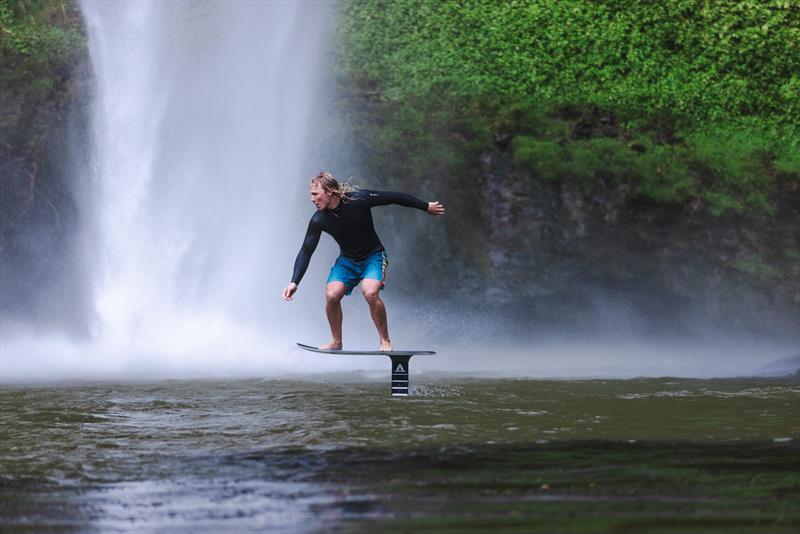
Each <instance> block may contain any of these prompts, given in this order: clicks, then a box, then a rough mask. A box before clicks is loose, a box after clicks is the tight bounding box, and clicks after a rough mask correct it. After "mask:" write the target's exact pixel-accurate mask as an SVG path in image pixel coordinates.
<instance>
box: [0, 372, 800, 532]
mask: <svg viewBox="0 0 800 534" xmlns="http://www.w3.org/2000/svg"><path fill="white" fill-rule="evenodd" d="M387 381H388V377H386V376H382V375H381V376H378V375H376V374H369V373H337V374H322V375H315V376H301V375H296V376H293V377H285V378H282V379H250V380H170V381H149V382H115V383H110V382H109V383H101V382H98V383H62V384H44V385H33V384H18V385H8V384H6V385H4V386H3V387H2V389H0V418H1V421H2V424H1V425H0V527H1V529H2V530H3V531H11V532H16V531H20V532H25V531H31V532H39V531H75V532H116V531H120V532H123V531H125V532H127V531H133V532H155V531H178V532H180V531H193V532H221V531H226V532H227V531H239V530H242V531H245V530H253V529H263V530H269V531H279V532H284V531H285V532H314V531H325V532H329V531H374V530H375V529H377V528H380V529H389V530H391V529H395V530H400V531H403V530H417V529H418V530H431V529H432V530H453V531H464V530H470V529H473V530H476V531H480V530H483V529H485V528H488V527H489V526H490V525H491V526H495V527H498V528H502V529H505V530H516V529H519V530H523V531H530V530H535V529H536V528H539V529H541V530H543V531H553V530H570V531H577V532H605V531H614V530H619V529H622V530H624V531H629V532H637V531H642V532H644V531H647V532H652V531H654V530H653V529H655V531H663V530H664V529H666V530H668V531H672V530H676V531H680V530H682V531H687V532H689V531H691V532H697V531H708V532H717V531H721V530H724V529H725V528H728V527H730V526H733V527H737V528H739V529H740V531H747V532H751V531H759V532H761V531H763V532H782V531H786V532H792V531H795V532H796V529H797V527H798V526H800V499H799V498H798V497H800V445H799V444H798V441H800V382H798V381H797V380H793V379H695V380H692V379H631V380H577V381H572V380H552V381H548V380H531V379H524V380H508V379H493V378H464V377H458V376H453V375H444V374H441V375H440V374H433V373H429V374H425V375H422V376H414V375H412V394H413V395H412V396H411V397H409V398H401V399H398V398H391V397H390V396H389V395H388V382H387ZM656 527H657V528H656Z"/></svg>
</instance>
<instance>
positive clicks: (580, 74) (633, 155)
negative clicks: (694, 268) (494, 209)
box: [340, 0, 800, 215]
mask: <svg viewBox="0 0 800 534" xmlns="http://www.w3.org/2000/svg"><path fill="white" fill-rule="evenodd" d="M342 14H343V17H342V24H341V28H342V34H341V38H342V46H341V47H340V65H341V66H342V67H343V72H344V73H345V77H348V78H349V79H351V80H357V83H358V84H359V85H360V87H362V88H367V89H368V90H369V91H370V92H371V93H372V94H378V95H380V98H381V99H382V101H384V102H387V103H392V108H393V109H395V110H397V109H399V108H401V107H403V106H409V107H413V108H414V110H415V113H416V114H417V119H418V120H415V119H414V118H410V117H404V118H403V120H402V121H401V122H398V121H396V120H393V119H392V118H391V117H388V119H387V120H386V121H385V122H383V123H381V124H380V125H378V126H373V128H374V129H376V130H380V131H386V130H392V129H396V130H398V131H402V132H404V133H403V135H401V136H395V139H394V141H395V143H393V144H392V145H391V146H388V145H387V149H388V150H389V151H390V153H398V152H405V153H413V151H414V150H415V147H416V148H417V149H420V150H422V151H423V152H424V151H425V150H426V148H425V147H427V146H428V145H427V143H428V142H430V141H431V138H428V139H427V141H425V142H421V143H418V141H420V138H423V137H425V136H427V135H428V133H427V132H429V131H430V128H431V119H430V116H432V115H435V116H436V117H438V119H437V120H438V122H439V123H440V124H439V126H438V128H439V130H440V134H439V135H438V136H436V137H435V142H438V143H450V150H451V151H452V150H456V151H461V152H462V153H463V154H464V157H463V158H462V160H463V159H466V160H471V161H474V160H476V159H477V158H476V157H474V156H473V157H470V156H469V153H470V151H473V154H474V151H476V150H485V149H486V146H487V143H488V142H489V141H490V140H491V133H493V132H510V133H512V134H513V135H514V140H513V151H514V159H515V161H516V162H517V164H518V165H520V166H521V167H523V168H526V169H528V170H529V171H530V172H531V174H532V176H533V177H534V178H535V179H538V180H542V181H554V180H559V179H573V180H575V181H577V182H578V183H579V184H580V185H581V186H582V187H583V189H584V191H586V192H587V193H588V192H590V191H592V190H593V189H594V187H595V186H596V184H597V183H598V181H599V180H612V181H617V182H625V183H627V184H629V185H630V186H631V188H632V191H633V193H634V194H637V195H642V196H645V197H647V198H650V199H652V200H654V201H656V202H664V203H680V202H684V201H687V200H689V199H691V198H699V199H702V200H703V201H704V202H705V203H706V204H707V205H708V207H709V209H710V210H711V211H712V213H714V214H722V213H725V212H727V211H730V210H733V211H737V212H746V213H750V214H757V215H768V214H770V213H771V212H772V207H771V205H770V195H771V192H772V190H773V188H774V185H775V184H776V183H777V182H778V181H779V180H786V179H789V180H796V179H798V178H800V120H799V119H798V117H800V2H797V1H796V0H764V1H754V0H733V1H730V2H707V1H703V0H671V1H669V2H649V1H643V0H634V1H624V2H623V1H621V0H611V1H607V2H595V1H591V0H526V1H517V0H507V1H502V2H498V1H496V0H472V1H469V2H465V1H461V0H393V1H386V0H351V1H345V2H344V4H343V10H342ZM591 106H594V107H597V108H599V109H603V110H607V111H609V112H611V113H613V114H614V116H615V117H616V118H617V119H618V120H619V121H620V124H619V129H618V134H617V135H616V136H613V137H595V138H594V139H586V140H575V139H573V138H572V135H571V129H572V124H571V122H570V119H569V118H565V117H569V116H571V117H572V119H571V120H572V121H574V120H575V118H576V113H577V116H580V114H581V113H582V111H585V110H587V109H589V108H590V107H591ZM448 113H449V115H448ZM399 115H400V113H397V112H396V113H395V115H394V117H395V118H396V117H399ZM448 121H449V122H450V123H451V124H453V125H455V124H459V126H453V127H452V130H455V131H458V132H461V133H462V134H463V135H458V136H455V138H453V139H450V140H449V141H448V140H447V139H443V138H445V137H446V135H443V134H441V130H442V129H443V128H442V126H441V125H442V124H445V123H447V122H448ZM415 132H416V134H415ZM465 132H466V133H465ZM415 135H416V136H417V137H418V139H417V142H412V141H410V139H412V138H414V137H415ZM481 136H483V137H481ZM464 139H467V140H468V142H464ZM631 140H635V141H636V142H637V143H638V148H639V150H632V149H631ZM412 145H414V146H412ZM428 152H429V153H430V152H432V151H431V150H428ZM428 163H432V164H436V165H438V166H441V161H436V162H431V161H428ZM425 164H426V156H424V155H421V154H417V155H416V167H417V172H419V173H424V172H425V171H424V170H423V169H424V167H425Z"/></svg>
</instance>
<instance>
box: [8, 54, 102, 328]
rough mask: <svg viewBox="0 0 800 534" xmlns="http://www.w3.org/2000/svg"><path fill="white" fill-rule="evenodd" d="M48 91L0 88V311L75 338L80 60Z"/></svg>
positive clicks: (82, 101)
mask: <svg viewBox="0 0 800 534" xmlns="http://www.w3.org/2000/svg"><path fill="white" fill-rule="evenodd" d="M73 67H74V68H73V69H70V70H69V71H68V72H64V73H58V76H56V77H55V81H54V83H53V86H52V88H50V89H49V90H48V91H46V92H29V90H28V89H29V88H28V87H26V86H25V85H24V84H8V83H4V84H3V86H2V88H0V102H2V119H1V120H0V176H2V179H0V193H1V195H0V270H2V276H0V295H2V300H0V312H2V315H3V318H4V319H11V320H14V319H19V320H34V321H35V322H36V323H37V324H40V325H48V324H50V325H53V326H58V327H61V328H64V327H66V328H67V329H68V330H69V331H73V332H76V333H77V332H79V331H81V330H82V329H83V328H84V326H83V325H82V319H81V318H84V317H85V316H86V314H85V313H83V312H82V311H81V312H79V311H78V309H77V308H82V307H83V306H84V304H83V303H82V299H83V296H82V295H85V293H86V292H85V291H83V290H82V287H83V285H84V280H83V274H82V272H81V269H80V265H79V258H78V250H77V241H76V235H77V233H76V227H77V224H78V222H79V214H78V209H77V202H76V198H75V197H74V195H75V193H74V192H75V191H76V190H77V187H76V181H79V180H82V179H84V178H85V176H86V171H87V169H88V164H87V159H86V154H87V152H88V151H87V150H86V148H87V146H88V145H87V142H88V124H87V121H88V119H87V117H88V104H89V94H88V91H89V86H90V85H89V71H88V62H87V61H86V58H81V59H80V60H79V61H78V63H77V64H75V65H74V66H73Z"/></svg>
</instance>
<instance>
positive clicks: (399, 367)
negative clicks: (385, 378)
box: [394, 363, 406, 373]
mask: <svg viewBox="0 0 800 534" xmlns="http://www.w3.org/2000/svg"><path fill="white" fill-rule="evenodd" d="M394 372H395V373H405V372H406V369H405V367H403V364H402V363H398V364H397V367H395V368H394Z"/></svg>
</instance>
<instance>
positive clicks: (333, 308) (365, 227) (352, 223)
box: [283, 172, 445, 351]
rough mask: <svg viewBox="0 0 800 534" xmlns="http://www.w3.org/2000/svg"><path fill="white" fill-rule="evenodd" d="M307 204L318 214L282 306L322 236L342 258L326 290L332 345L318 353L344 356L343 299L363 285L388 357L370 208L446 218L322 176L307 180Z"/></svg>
mask: <svg viewBox="0 0 800 534" xmlns="http://www.w3.org/2000/svg"><path fill="white" fill-rule="evenodd" d="M309 193H310V195H311V202H313V203H314V205H315V206H316V207H317V212H316V213H314V215H313V216H312V217H311V221H310V222H309V223H308V230H307V231H306V237H305V239H304V240H303V246H302V247H301V248H300V252H299V253H298V254H297V259H295V262H294V273H293V274H292V281H291V283H289V285H288V286H286V288H285V289H284V290H283V298H284V300H292V296H293V295H294V294H295V292H296V291H297V285H298V284H299V283H300V280H301V279H302V278H303V275H304V274H305V272H306V269H308V263H309V261H310V260H311V255H312V254H313V253H314V250H315V249H316V248H317V244H318V243H319V237H320V234H321V233H322V232H326V233H328V234H330V235H331V237H333V238H334V239H335V240H336V242H337V243H338V244H339V248H340V256H339V258H337V260H336V263H335V264H334V265H333V267H332V268H331V273H330V275H329V276H328V283H327V286H326V287H325V313H326V314H327V316H328V323H330V327H331V338H332V339H331V342H330V343H328V344H326V345H323V346H321V347H320V348H321V349H327V350H342V304H341V301H342V297H344V296H345V295H349V294H350V292H351V291H352V290H353V288H354V287H356V286H357V285H358V284H359V283H361V293H362V294H363V295H364V298H365V299H366V301H367V304H369V312H370V315H372V320H373V321H374V322H375V327H376V328H377V329H378V335H379V336H380V339H381V348H380V350H382V351H391V350H392V342H391V341H390V340H389V326H388V323H387V319H386V306H385V305H384V304H383V301H382V300H381V297H380V290H381V289H383V286H384V281H385V277H386V266H387V265H388V260H387V258H386V250H385V249H384V248H383V245H382V244H381V240H380V239H379V238H378V234H376V233H375V226H374V225H373V223H372V211H371V208H373V207H375V206H387V205H389V204H398V205H400V206H406V207H409V208H417V209H420V210H422V211H425V212H427V213H429V214H431V215H435V216H436V215H444V211H445V210H444V206H443V205H442V204H441V203H439V202H424V201H422V200H420V199H418V198H416V197H413V196H411V195H407V194H405V193H393V192H391V191H369V190H367V189H362V190H356V189H355V188H354V187H352V186H351V185H350V184H347V183H344V184H340V183H339V182H338V181H337V180H336V178H335V177H334V176H333V174H331V173H329V172H321V173H319V174H317V175H316V176H315V177H314V178H313V179H312V180H311V187H310V189H309Z"/></svg>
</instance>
